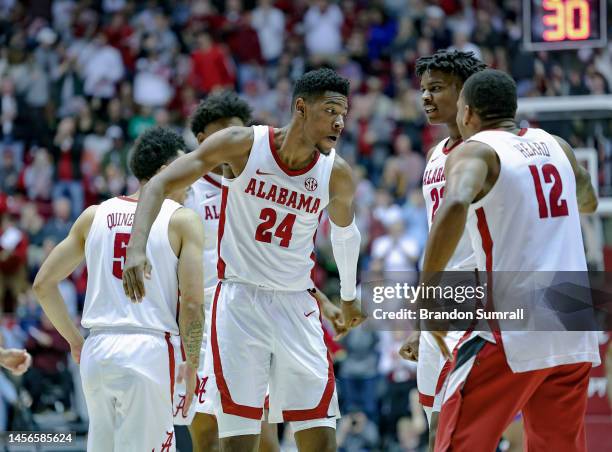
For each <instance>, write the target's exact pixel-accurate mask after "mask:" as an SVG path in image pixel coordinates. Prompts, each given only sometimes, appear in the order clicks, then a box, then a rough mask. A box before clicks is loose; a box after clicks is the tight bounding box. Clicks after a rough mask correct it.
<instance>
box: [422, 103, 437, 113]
mask: <svg viewBox="0 0 612 452" xmlns="http://www.w3.org/2000/svg"><path fill="white" fill-rule="evenodd" d="M423 109H424V110H425V113H426V114H428V115H429V114H431V113H433V112H434V111H437V110H438V109H437V108H436V107H434V106H433V105H425V106H424V107H423Z"/></svg>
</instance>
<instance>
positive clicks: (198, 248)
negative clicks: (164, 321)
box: [170, 209, 204, 416]
mask: <svg viewBox="0 0 612 452" xmlns="http://www.w3.org/2000/svg"><path fill="white" fill-rule="evenodd" d="M170 227H171V228H173V229H175V230H176V231H177V232H178V234H179V236H180V238H181V249H180V252H179V256H178V282H179V290H180V292H181V309H180V311H179V331H180V334H181V338H182V341H183V347H184V349H185V355H186V363H185V368H184V369H183V375H182V377H183V378H184V379H185V384H186V386H187V388H186V394H187V398H186V399H185V406H184V407H183V415H185V416H187V413H188V411H189V406H190V405H191V402H192V399H193V394H194V391H195V386H196V373H197V370H198V365H199V362H200V347H201V345H202V334H203V332H204V307H203V306H204V269H203V262H202V253H203V252H204V226H203V225H202V222H201V221H200V219H199V218H198V216H197V214H196V213H195V212H194V211H192V210H190V209H178V210H177V211H176V212H175V213H174V215H172V220H171V222H170Z"/></svg>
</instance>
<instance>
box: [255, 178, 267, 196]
mask: <svg viewBox="0 0 612 452" xmlns="http://www.w3.org/2000/svg"><path fill="white" fill-rule="evenodd" d="M265 186H266V183H265V182H264V181H262V180H260V181H259V190H257V194H256V195H255V196H257V197H258V198H262V199H263V198H265V197H266V192H265V191H264V189H263V188H264V187H265Z"/></svg>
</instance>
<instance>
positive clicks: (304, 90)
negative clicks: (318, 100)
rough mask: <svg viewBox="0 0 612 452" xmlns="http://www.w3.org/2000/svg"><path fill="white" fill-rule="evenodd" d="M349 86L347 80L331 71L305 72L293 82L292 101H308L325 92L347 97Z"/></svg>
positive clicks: (326, 69)
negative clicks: (299, 99)
mask: <svg viewBox="0 0 612 452" xmlns="http://www.w3.org/2000/svg"><path fill="white" fill-rule="evenodd" d="M350 84H351V83H350V82H349V81H348V79H346V78H344V77H342V76H340V75H338V73H337V72H336V71H334V70H333V69H329V68H320V69H315V70H314V71H309V72H306V73H305V74H304V75H302V76H301V77H300V78H299V79H298V80H297V81H296V82H295V86H294V87H293V101H294V102H295V99H297V98H298V97H302V98H304V99H306V100H310V99H311V98H312V97H316V96H319V95H321V94H323V93H324V92H325V91H332V92H334V93H338V94H342V95H343V96H347V97H348V94H349V87H350Z"/></svg>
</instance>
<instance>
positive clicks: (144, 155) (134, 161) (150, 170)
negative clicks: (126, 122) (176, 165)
mask: <svg viewBox="0 0 612 452" xmlns="http://www.w3.org/2000/svg"><path fill="white" fill-rule="evenodd" d="M184 150H186V146H185V141H184V140H183V138H182V137H181V136H180V135H179V134H178V133H176V132H175V131H173V130H172V129H169V128H167V127H151V128H150V129H147V130H146V131H145V132H144V133H143V134H142V135H140V137H138V139H137V140H136V144H135V145H134V149H133V150H132V157H131V158H130V169H131V170H132V173H133V174H134V176H136V178H137V179H138V180H141V181H142V180H149V179H151V178H152V177H153V176H154V175H155V173H157V171H159V169H160V168H161V167H162V166H163V165H166V164H168V163H170V162H171V161H172V160H174V159H175V158H176V157H177V156H178V153H179V151H184Z"/></svg>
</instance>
